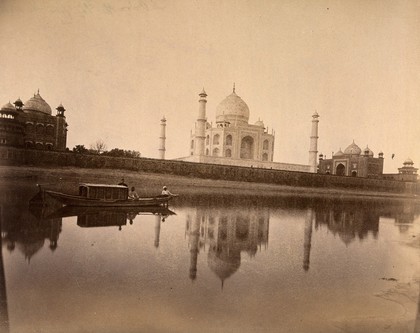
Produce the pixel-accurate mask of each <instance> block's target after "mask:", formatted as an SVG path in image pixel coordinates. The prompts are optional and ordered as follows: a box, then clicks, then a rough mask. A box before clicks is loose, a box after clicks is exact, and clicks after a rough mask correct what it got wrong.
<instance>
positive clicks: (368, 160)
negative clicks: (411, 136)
mask: <svg viewBox="0 0 420 333" xmlns="http://www.w3.org/2000/svg"><path fill="white" fill-rule="evenodd" d="M383 169H384V154H383V153H382V152H380V153H379V154H378V157H374V154H373V151H372V150H370V149H369V147H366V148H365V149H364V150H363V152H362V150H361V149H360V147H359V146H358V145H357V144H355V143H354V141H353V143H352V144H350V145H349V146H348V147H347V148H346V149H345V150H344V152H342V151H341V149H339V150H338V152H336V153H335V154H334V155H333V156H332V158H330V159H327V158H325V156H323V155H322V154H321V155H319V164H318V173H322V174H330V175H337V176H353V177H378V176H381V175H382V173H383Z"/></svg>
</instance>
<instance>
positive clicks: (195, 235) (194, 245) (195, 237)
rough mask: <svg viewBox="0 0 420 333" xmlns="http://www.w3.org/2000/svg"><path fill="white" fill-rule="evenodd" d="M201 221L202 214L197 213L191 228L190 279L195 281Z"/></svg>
mask: <svg viewBox="0 0 420 333" xmlns="http://www.w3.org/2000/svg"><path fill="white" fill-rule="evenodd" d="M200 221H201V216H200V215H199V214H197V215H196V216H195V219H194V222H193V224H192V226H191V230H190V234H189V237H190V242H191V243H190V254H191V256H190V279H191V281H194V280H195V279H196V278H197V259H198V253H199V252H200V250H199V242H200Z"/></svg>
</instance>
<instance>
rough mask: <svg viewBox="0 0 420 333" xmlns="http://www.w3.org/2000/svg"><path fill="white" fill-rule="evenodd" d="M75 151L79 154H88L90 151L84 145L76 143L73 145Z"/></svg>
mask: <svg viewBox="0 0 420 333" xmlns="http://www.w3.org/2000/svg"><path fill="white" fill-rule="evenodd" d="M73 151H74V152H75V153H79V154H86V153H87V152H88V150H87V148H86V147H85V146H84V145H76V146H74V147H73Z"/></svg>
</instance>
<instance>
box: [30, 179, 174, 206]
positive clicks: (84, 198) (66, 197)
mask: <svg viewBox="0 0 420 333" xmlns="http://www.w3.org/2000/svg"><path fill="white" fill-rule="evenodd" d="M47 197H51V198H53V199H56V200H58V201H59V202H60V203H61V204H63V205H65V206H75V207H158V206H167V205H168V202H169V200H171V199H172V197H173V196H171V195H157V196H151V197H139V198H138V199H128V187H126V186H121V185H105V184H80V185H79V194H78V195H73V194H67V193H62V192H57V191H52V190H44V189H41V187H40V192H39V193H38V194H37V195H36V196H35V197H34V198H32V199H31V202H44V201H45V200H46V199H47Z"/></svg>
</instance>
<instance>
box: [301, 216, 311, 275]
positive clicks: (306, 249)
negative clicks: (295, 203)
mask: <svg viewBox="0 0 420 333" xmlns="http://www.w3.org/2000/svg"><path fill="white" fill-rule="evenodd" d="M312 220H313V211H312V208H308V211H307V212H306V219H305V238H304V241H303V269H304V270H305V271H308V270H309V262H310V257H311V241H312Z"/></svg>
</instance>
